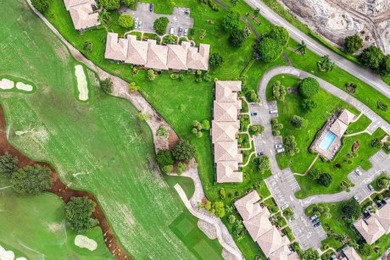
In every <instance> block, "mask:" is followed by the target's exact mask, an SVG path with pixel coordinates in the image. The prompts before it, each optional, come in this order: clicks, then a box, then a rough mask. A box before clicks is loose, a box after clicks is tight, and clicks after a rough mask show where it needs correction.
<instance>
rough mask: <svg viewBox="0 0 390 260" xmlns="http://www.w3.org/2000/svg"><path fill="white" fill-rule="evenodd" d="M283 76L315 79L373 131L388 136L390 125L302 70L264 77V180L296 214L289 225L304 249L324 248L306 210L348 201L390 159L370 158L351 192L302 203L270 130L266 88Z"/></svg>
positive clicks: (261, 88)
mask: <svg viewBox="0 0 390 260" xmlns="http://www.w3.org/2000/svg"><path fill="white" fill-rule="evenodd" d="M280 74H288V75H292V76H295V77H298V78H306V77H313V78H316V79H317V80H318V82H319V83H320V86H321V88H323V89H324V90H325V91H327V92H329V93H330V94H332V95H334V96H336V97H338V98H340V99H341V100H343V101H345V102H346V103H348V104H350V105H351V106H353V107H356V108H357V109H358V110H359V111H361V112H362V114H364V115H366V116H367V117H368V118H369V119H370V120H372V122H373V123H372V124H371V125H370V126H369V128H372V131H374V130H375V129H377V128H382V129H383V130H385V131H386V132H387V133H388V134H390V124H389V123H388V122H386V121H385V120H384V119H383V118H381V117H380V116H379V115H377V114H376V113H375V112H374V111H372V110H371V109H370V108H369V107H367V106H366V105H365V104H363V103H362V102H360V101H359V100H357V99H356V98H354V97H352V96H350V95H348V94H347V93H346V92H344V91H342V90H341V89H339V88H338V87H336V86H334V85H332V84H330V83H328V82H326V81H324V80H322V79H320V78H318V77H316V76H314V75H312V74H310V73H307V72H305V71H302V70H300V69H297V68H294V67H291V66H281V67H276V68H273V69H271V70H269V71H267V72H266V73H265V74H264V76H263V77H262V79H261V81H260V84H259V87H258V93H259V97H260V98H261V99H262V100H264V102H262V103H261V104H260V106H259V107H258V110H257V112H259V115H260V117H261V119H262V123H263V125H264V127H265V130H264V132H263V134H262V136H261V139H262V140H260V141H259V143H258V144H257V145H256V147H261V148H262V149H263V151H264V153H265V154H266V155H267V156H269V158H270V167H271V171H272V176H271V177H269V178H267V179H266V180H265V181H266V183H267V186H268V188H269V190H270V191H271V194H272V196H273V197H274V199H275V200H276V202H277V204H278V206H279V207H281V206H283V205H285V204H288V205H289V206H290V208H291V209H292V210H293V211H294V215H295V219H294V220H292V221H290V222H289V226H290V227H291V229H292V231H293V233H294V235H295V237H296V240H297V241H298V242H299V243H300V245H301V247H302V248H303V249H307V248H319V247H320V246H321V240H323V239H325V238H326V235H325V232H324V231H323V230H322V229H321V228H314V227H313V226H312V225H311V222H310V220H309V219H308V217H307V216H306V215H305V213H304V210H305V208H306V207H308V206H309V205H311V204H314V203H319V202H338V201H342V200H346V199H349V198H351V197H352V196H354V195H355V194H357V193H358V192H359V191H360V190H362V189H363V188H365V189H367V181H368V180H366V179H368V178H370V179H373V178H374V177H375V176H377V175H378V174H380V172H381V170H384V169H387V168H388V166H386V165H385V164H384V163H383V161H386V160H387V159H386V158H388V159H390V156H388V155H384V153H382V152H379V153H377V154H376V155H375V156H373V157H372V158H371V163H372V165H373V168H372V169H370V170H369V171H367V172H364V173H363V178H365V180H362V179H359V178H355V179H352V178H351V181H353V182H356V183H355V187H353V188H352V189H351V191H350V192H340V193H335V194H324V195H314V196H311V197H308V198H305V199H303V200H300V199H297V198H296V197H295V195H294V194H295V192H297V191H298V190H299V189H300V187H299V184H298V183H297V181H296V180H295V177H294V175H293V173H292V171H291V170H290V169H283V170H281V169H280V168H279V166H278V164H277V162H276V157H275V152H274V151H275V150H274V145H275V144H276V143H275V141H274V140H275V138H274V136H273V135H272V130H271V124H270V121H271V115H270V113H269V109H270V108H269V107H268V104H267V102H265V100H266V89H267V86H268V83H269V81H270V80H271V79H272V78H273V77H274V76H276V75H280ZM250 108H251V106H250ZM386 156H387V157H386ZM378 158H379V159H378ZM367 177H368V178H367ZM369 194H370V193H369V192H368V191H367V192H366V193H365V194H364V195H365V196H366V195H369Z"/></svg>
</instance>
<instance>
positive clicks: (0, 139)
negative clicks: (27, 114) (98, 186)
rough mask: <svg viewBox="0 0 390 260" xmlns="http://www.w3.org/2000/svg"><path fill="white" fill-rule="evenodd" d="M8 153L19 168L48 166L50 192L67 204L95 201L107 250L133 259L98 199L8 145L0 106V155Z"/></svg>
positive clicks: (120, 259) (121, 256)
mask: <svg viewBox="0 0 390 260" xmlns="http://www.w3.org/2000/svg"><path fill="white" fill-rule="evenodd" d="M6 152H8V153H9V154H12V155H14V156H16V157H18V159H19V165H18V166H19V167H24V166H26V165H32V164H35V163H38V164H40V165H44V166H48V167H49V168H50V169H51V172H52V174H51V175H52V178H53V185H52V187H51V188H50V190H49V192H52V193H54V194H56V195H57V196H58V197H60V198H61V199H62V200H63V201H64V202H65V203H67V202H68V201H69V200H70V197H73V196H75V197H82V196H86V197H88V198H90V199H91V200H93V201H94V202H95V203H96V207H95V212H94V213H93V217H94V218H96V219H97V220H98V221H99V226H100V227H101V229H102V230H103V235H104V241H105V243H106V246H107V248H108V249H109V250H110V252H111V253H112V254H113V255H114V257H115V259H117V260H122V259H131V257H130V256H129V255H128V254H127V253H126V251H125V250H124V249H123V248H122V246H121V244H120V243H119V241H118V240H117V238H116V237H115V235H114V232H113V231H112V229H111V227H110V225H109V223H108V221H107V219H106V217H105V215H104V212H103V211H102V209H101V207H100V205H99V203H98V201H97V200H96V198H95V197H94V196H93V195H92V194H90V193H89V192H86V191H78V190H72V189H69V188H68V187H67V186H66V185H65V184H64V183H62V182H61V180H60V179H59V178H58V175H57V172H56V170H55V169H54V168H53V167H52V166H51V165H50V164H48V163H42V162H35V161H33V160H31V159H30V158H28V157H26V156H25V155H24V154H22V153H21V152H19V151H18V150H17V149H15V148H14V147H13V146H12V145H11V144H10V143H8V140H7V137H6V122H5V115H4V111H3V107H2V106H1V105H0V155H2V154H4V153H6Z"/></svg>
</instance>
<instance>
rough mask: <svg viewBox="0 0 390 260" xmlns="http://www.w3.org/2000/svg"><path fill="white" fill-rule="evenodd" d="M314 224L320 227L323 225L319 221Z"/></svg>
mask: <svg viewBox="0 0 390 260" xmlns="http://www.w3.org/2000/svg"><path fill="white" fill-rule="evenodd" d="M313 226H314V227H319V226H321V222H317V223H315V224H314V225H313Z"/></svg>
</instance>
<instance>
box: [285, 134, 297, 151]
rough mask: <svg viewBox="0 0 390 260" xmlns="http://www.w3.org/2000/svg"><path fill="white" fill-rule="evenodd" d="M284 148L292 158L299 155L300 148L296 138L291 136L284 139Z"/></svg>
mask: <svg viewBox="0 0 390 260" xmlns="http://www.w3.org/2000/svg"><path fill="white" fill-rule="evenodd" d="M284 148H285V150H286V152H287V154H289V155H290V156H294V155H295V154H297V153H299V148H298V144H297V141H296V140H295V136H293V135H289V136H286V138H284Z"/></svg>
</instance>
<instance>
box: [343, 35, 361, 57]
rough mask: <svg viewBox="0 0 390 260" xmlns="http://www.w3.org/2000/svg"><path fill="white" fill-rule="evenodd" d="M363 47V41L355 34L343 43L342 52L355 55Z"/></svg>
mask: <svg viewBox="0 0 390 260" xmlns="http://www.w3.org/2000/svg"><path fill="white" fill-rule="evenodd" d="M362 47H363V39H362V38H360V37H359V35H357V34H355V35H352V36H348V37H347V38H345V41H344V50H345V51H346V52H348V53H351V54H353V53H355V52H357V51H358V50H360V49H361V48H362Z"/></svg>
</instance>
